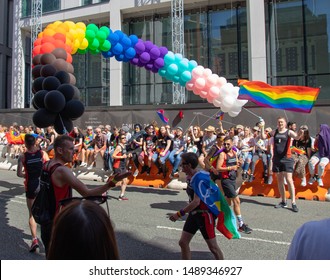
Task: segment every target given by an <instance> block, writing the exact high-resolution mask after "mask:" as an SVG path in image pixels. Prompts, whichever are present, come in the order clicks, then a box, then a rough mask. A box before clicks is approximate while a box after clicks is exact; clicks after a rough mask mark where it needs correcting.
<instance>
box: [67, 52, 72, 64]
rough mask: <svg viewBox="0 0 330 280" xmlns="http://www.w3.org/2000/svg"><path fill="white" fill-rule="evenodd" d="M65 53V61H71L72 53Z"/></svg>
mask: <svg viewBox="0 0 330 280" xmlns="http://www.w3.org/2000/svg"><path fill="white" fill-rule="evenodd" d="M67 55H68V56H67V58H66V62H69V63H72V55H71V54H70V53H67Z"/></svg>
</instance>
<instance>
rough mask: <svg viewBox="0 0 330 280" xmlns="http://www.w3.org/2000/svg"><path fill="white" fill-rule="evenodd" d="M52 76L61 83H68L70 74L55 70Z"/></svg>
mask: <svg viewBox="0 0 330 280" xmlns="http://www.w3.org/2000/svg"><path fill="white" fill-rule="evenodd" d="M54 76H55V77H56V78H57V79H58V80H59V81H60V82H61V84H68V83H70V75H69V73H68V72H66V71H57V72H56V73H55V75H54Z"/></svg>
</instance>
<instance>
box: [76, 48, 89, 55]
mask: <svg viewBox="0 0 330 280" xmlns="http://www.w3.org/2000/svg"><path fill="white" fill-rule="evenodd" d="M77 52H78V53H79V54H85V53H87V49H84V50H81V49H78V51H77Z"/></svg>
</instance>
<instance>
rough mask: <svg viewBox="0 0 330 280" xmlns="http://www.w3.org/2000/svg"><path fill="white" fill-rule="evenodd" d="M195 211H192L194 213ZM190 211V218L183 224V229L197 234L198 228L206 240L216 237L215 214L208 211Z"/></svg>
mask: <svg viewBox="0 0 330 280" xmlns="http://www.w3.org/2000/svg"><path fill="white" fill-rule="evenodd" d="M193 212H194V211H192V213H193ZM192 213H189V215H188V218H187V220H186V222H185V224H184V226H183V231H185V232H188V233H191V234H195V233H196V232H197V231H198V230H200V232H201V233H202V235H203V238H204V239H205V240H208V239H212V238H215V230H214V227H215V216H214V215H213V214H212V213H210V212H208V211H203V212H202V213H195V214H192Z"/></svg>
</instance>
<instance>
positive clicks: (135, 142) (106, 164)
mask: <svg viewBox="0 0 330 280" xmlns="http://www.w3.org/2000/svg"><path fill="white" fill-rule="evenodd" d="M325 126H327V125H325ZM288 128H289V129H291V130H293V131H296V132H298V131H299V130H302V131H303V136H302V137H301V139H299V140H294V141H292V143H291V145H292V157H293V158H294V161H295V172H294V176H295V177H297V178H300V180H301V182H300V184H301V186H303V187H304V186H306V185H307V183H309V184H313V183H314V182H315V181H317V183H318V185H320V186H323V181H322V174H323V173H324V167H325V166H326V165H327V164H328V163H329V158H327V157H325V158H324V157H323V159H322V160H321V159H320V158H319V157H318V148H317V146H318V145H317V143H318V141H317V139H318V135H319V134H317V135H316V136H315V137H312V136H311V135H310V133H309V130H308V127H307V125H305V124H301V125H300V126H297V124H296V123H292V122H291V123H290V122H289V123H288ZM274 129H276V128H272V127H265V132H266V133H270V132H271V131H272V130H274ZM25 134H33V135H34V136H35V137H36V138H37V145H38V146H39V147H40V148H41V149H42V150H44V151H46V152H48V153H49V155H50V158H51V151H52V145H53V142H54V139H55V137H56V136H57V134H56V132H55V130H54V129H53V128H52V127H47V128H45V129H42V128H38V127H33V126H22V125H18V124H17V123H14V124H12V125H10V126H8V127H6V126H4V125H1V124H0V144H2V146H3V147H4V148H3V150H2V157H4V158H8V157H11V158H18V156H19V155H20V154H21V153H22V152H23V151H24V141H23V142H22V143H19V142H16V143H13V142H10V141H9V140H8V135H14V137H15V139H19V136H20V135H25ZM220 134H222V135H224V136H227V135H229V136H230V137H231V138H232V139H233V145H234V149H235V150H236V151H237V154H238V157H239V159H240V160H241V162H242V166H241V167H242V179H243V181H248V182H253V181H254V179H255V167H256V163H257V161H258V160H261V162H262V166H263V180H264V183H265V184H272V182H273V174H272V145H273V138H272V137H270V138H267V139H262V137H261V135H260V126H259V125H258V123H256V124H254V125H251V126H243V125H240V124H239V125H235V126H231V127H228V128H226V129H224V127H223V124H222V122H221V121H219V123H218V127H214V126H211V125H209V126H207V127H206V128H204V129H203V128H201V127H200V126H199V125H192V126H190V127H188V128H185V129H184V128H182V127H180V126H178V127H175V128H172V127H170V126H169V125H158V124H157V122H155V121H154V122H152V123H151V124H149V125H147V126H145V127H143V126H142V125H141V124H138V123H137V124H134V125H133V131H130V130H129V128H128V127H127V126H126V125H124V126H122V127H116V126H114V127H111V125H108V124H107V125H99V126H97V127H93V126H87V127H83V128H82V127H74V129H73V131H71V132H70V134H69V135H70V136H72V137H73V138H74V145H75V156H74V161H73V163H72V165H73V168H76V167H80V168H86V169H87V170H93V169H95V168H97V169H101V170H103V171H106V172H109V173H110V174H111V173H113V172H114V169H116V168H118V166H117V165H118V163H119V161H120V160H121V162H125V165H126V167H127V169H129V170H132V172H133V175H134V177H137V176H139V174H144V173H146V175H150V170H151V167H152V165H155V166H156V167H157V170H158V172H157V175H159V176H162V177H164V178H165V177H166V176H169V177H170V178H174V177H178V172H179V168H180V162H181V154H182V153H183V152H186V151H188V152H195V153H196V154H197V155H198V159H199V165H200V167H201V168H203V169H207V168H206V164H205V160H206V159H207V160H209V159H210V157H208V153H209V152H210V150H211V148H212V146H214V145H216V144H217V135H220ZM122 136H124V137H123V138H125V140H123V141H122V138H121V137H122ZM315 139H316V141H315ZM118 145H119V146H120V147H121V148H120V149H117V152H116V153H115V151H116V147H117V146H118ZM123 148H124V149H123ZM114 153H115V154H114ZM98 157H100V158H101V159H102V161H101V162H102V166H96V162H97V161H96V159H97V158H98ZM123 158H125V160H124V161H123ZM99 162H100V161H99ZM167 162H169V163H170V166H171V173H169V170H168V167H167ZM319 162H320V164H321V165H320V166H321V167H320V168H319V169H318V170H315V165H316V164H317V163H319ZM121 164H123V163H121ZM116 166H117V167H116ZM207 166H208V165H207ZM307 167H308V168H309V172H310V174H312V176H311V177H310V178H309V179H307V178H306V170H307ZM318 173H320V174H318Z"/></svg>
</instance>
